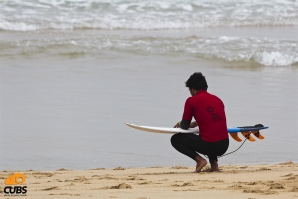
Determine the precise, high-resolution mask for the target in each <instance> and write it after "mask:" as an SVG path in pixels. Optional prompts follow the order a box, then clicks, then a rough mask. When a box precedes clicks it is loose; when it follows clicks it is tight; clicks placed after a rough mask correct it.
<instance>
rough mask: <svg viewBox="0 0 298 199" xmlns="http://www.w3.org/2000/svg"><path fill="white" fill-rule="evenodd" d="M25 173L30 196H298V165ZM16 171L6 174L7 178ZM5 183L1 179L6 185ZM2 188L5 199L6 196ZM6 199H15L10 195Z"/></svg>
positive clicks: (144, 198) (1, 175) (0, 175)
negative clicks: (198, 171) (200, 170)
mask: <svg viewBox="0 0 298 199" xmlns="http://www.w3.org/2000/svg"><path fill="white" fill-rule="evenodd" d="M194 169H195V168H194V167H185V166H175V167H158V166H157V167H148V168H122V167H117V168H114V169H105V168H94V169H89V170H67V169H63V168H62V169H59V170H56V171H33V170H29V171H25V172H23V173H24V174H25V176H26V178H27V180H26V182H25V184H23V185H24V186H27V187H28V188H27V190H28V191H27V197H29V198H76V197H80V198H121V199H124V198H129V199H132V198H134V199H149V198H150V199H154V198H156V199H160V198H171V199H172V198H206V199H208V198H231V199H233V198H235V199H240V198H245V199H248V198H250V199H253V198H254V199H255V198H270V199H272V198H273V199H274V198H278V199H280V198H298V187H297V184H298V164H296V163H292V162H285V163H280V164H262V165H252V166H231V165H226V166H221V167H220V171H219V172H209V169H210V167H209V166H206V167H204V168H203V171H202V172H201V173H192V171H194ZM12 173H15V172H14V171H2V172H0V178H1V179H2V180H3V181H4V179H5V178H6V177H7V176H8V175H9V174H12ZM2 180H1V181H2ZM3 186H4V185H3V184H2V185H1V189H0V190H1V192H2V193H1V195H4V193H3ZM4 198H14V197H13V196H5V197H4Z"/></svg>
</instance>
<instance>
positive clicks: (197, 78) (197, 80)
mask: <svg viewBox="0 0 298 199" xmlns="http://www.w3.org/2000/svg"><path fill="white" fill-rule="evenodd" d="M185 86H186V87H188V88H192V89H195V90H201V89H203V90H207V88H208V85H207V81H206V79H205V76H203V74H202V73H200V72H196V73H194V74H192V75H191V76H190V77H189V78H188V80H187V81H186V82H185Z"/></svg>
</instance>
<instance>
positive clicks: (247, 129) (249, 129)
mask: <svg viewBox="0 0 298 199" xmlns="http://www.w3.org/2000/svg"><path fill="white" fill-rule="evenodd" d="M125 124H126V125H127V126H129V127H131V128H134V129H137V130H141V131H147V132H153V133H167V134H175V133H195V134H199V133H200V131H199V128H189V129H188V130H184V129H181V128H169V127H153V126H140V125H136V124H131V123H126V122H125ZM267 128H269V127H268V126H263V125H262V124H257V125H255V126H244V127H232V128H228V133H229V134H230V136H231V137H232V138H233V139H234V140H236V141H238V142H241V141H242V140H241V139H240V138H239V137H238V132H241V134H242V135H243V136H244V137H245V138H246V139H248V140H249V141H252V142H254V141H255V139H254V138H253V137H252V136H251V134H253V135H254V136H255V137H257V138H259V139H264V136H263V135H261V134H260V132H259V130H263V129H267Z"/></svg>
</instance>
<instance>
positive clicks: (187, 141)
mask: <svg viewBox="0 0 298 199" xmlns="http://www.w3.org/2000/svg"><path fill="white" fill-rule="evenodd" d="M171 143H172V146H173V147H174V148H175V149H176V150H177V151H179V152H180V153H183V154H184V155H187V156H188V157H190V158H192V159H193V160H195V158H196V156H197V155H198V154H197V153H200V154H204V155H207V156H208V158H209V162H210V163H212V162H213V161H214V160H215V161H217V156H221V155H223V154H224V153H225V152H226V151H227V150H228V147H229V138H227V139H224V140H220V141H217V142H206V141H204V140H202V139H201V137H200V136H199V135H196V134H193V133H177V134H175V135H173V136H172V138H171Z"/></svg>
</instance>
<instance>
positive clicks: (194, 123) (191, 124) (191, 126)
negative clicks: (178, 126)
mask: <svg viewBox="0 0 298 199" xmlns="http://www.w3.org/2000/svg"><path fill="white" fill-rule="evenodd" d="M197 126H198V123H197V122H196V121H194V122H192V123H190V125H189V128H195V127H197Z"/></svg>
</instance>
